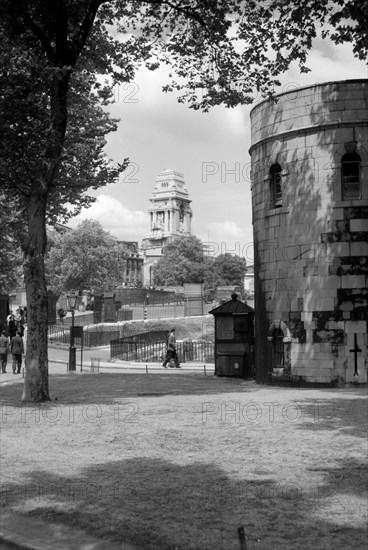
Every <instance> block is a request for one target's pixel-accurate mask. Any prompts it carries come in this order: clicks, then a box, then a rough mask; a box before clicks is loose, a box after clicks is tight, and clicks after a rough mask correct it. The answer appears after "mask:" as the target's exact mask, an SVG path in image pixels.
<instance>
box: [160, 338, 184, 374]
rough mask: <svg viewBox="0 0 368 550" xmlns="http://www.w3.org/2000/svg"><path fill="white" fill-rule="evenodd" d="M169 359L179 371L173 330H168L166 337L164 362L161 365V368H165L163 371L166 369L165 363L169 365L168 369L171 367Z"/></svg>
mask: <svg viewBox="0 0 368 550" xmlns="http://www.w3.org/2000/svg"><path fill="white" fill-rule="evenodd" d="M171 359H173V360H174V364H175V367H176V368H177V369H179V368H180V364H179V357H178V354H177V353H176V338H175V329H174V328H172V329H171V330H170V332H169V336H168V337H167V349H166V358H165V361H164V362H163V363H162V366H163V367H165V369H166V368H167V366H166V365H167V363H169V364H170V367H171V366H172V365H171Z"/></svg>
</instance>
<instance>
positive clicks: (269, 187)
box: [250, 80, 368, 384]
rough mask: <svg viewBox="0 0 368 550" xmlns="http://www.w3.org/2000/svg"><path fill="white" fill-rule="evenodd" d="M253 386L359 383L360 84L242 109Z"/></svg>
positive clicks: (333, 85)
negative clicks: (246, 119)
mask: <svg viewBox="0 0 368 550" xmlns="http://www.w3.org/2000/svg"><path fill="white" fill-rule="evenodd" d="M251 126H252V145H251V148H250V154H251V157H252V203H253V204H252V207H253V232H254V248H255V250H254V252H255V311H256V315H255V320H256V354H255V355H256V356H255V363H256V373H257V379H258V381H259V382H267V381H272V380H277V379H285V380H291V381H294V382H298V383H305V382H307V383H308V382H310V383H321V384H343V383H351V382H353V383H366V382H367V350H368V347H367V345H368V342H367V320H368V290H367V287H368V285H367V282H368V184H367V181H368V80H351V81H342V82H329V83H326V84H317V85H314V86H311V87H306V88H300V89H298V90H294V91H292V92H286V93H283V94H279V95H277V96H276V97H275V98H274V99H269V100H266V101H263V102H262V103H260V104H258V105H257V106H256V107H254V108H253V110H252V111H251Z"/></svg>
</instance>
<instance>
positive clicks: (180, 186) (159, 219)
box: [142, 169, 192, 286]
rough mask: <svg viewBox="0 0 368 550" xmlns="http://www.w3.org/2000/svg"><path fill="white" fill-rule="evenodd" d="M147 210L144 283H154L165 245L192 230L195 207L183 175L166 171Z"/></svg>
mask: <svg viewBox="0 0 368 550" xmlns="http://www.w3.org/2000/svg"><path fill="white" fill-rule="evenodd" d="M150 202H151V205H150V207H149V209H148V215H149V233H148V234H147V235H146V236H145V237H144V239H143V241H142V250H143V253H144V258H145V261H144V284H145V285H147V286H151V285H152V284H153V280H152V267H153V265H154V264H155V263H156V262H157V260H159V258H161V257H162V254H163V248H164V246H165V244H166V243H167V242H168V240H170V239H171V238H173V237H178V236H189V235H191V232H192V209H191V207H190V203H191V202H192V201H191V200H190V199H189V193H188V190H187V188H186V184H185V181H184V176H183V174H180V173H179V172H175V171H174V170H170V169H168V170H164V171H163V172H160V174H158V176H157V178H156V184H155V187H154V190H153V195H152V198H151V199H150Z"/></svg>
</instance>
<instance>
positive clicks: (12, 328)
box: [8, 315, 17, 340]
mask: <svg viewBox="0 0 368 550" xmlns="http://www.w3.org/2000/svg"><path fill="white" fill-rule="evenodd" d="M8 334H9V338H10V340H11V339H12V338H13V336H15V335H16V334H17V323H16V322H15V319H14V315H9V320H8Z"/></svg>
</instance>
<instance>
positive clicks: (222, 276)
mask: <svg viewBox="0 0 368 550" xmlns="http://www.w3.org/2000/svg"><path fill="white" fill-rule="evenodd" d="M246 272H247V262H246V260H245V258H241V257H239V256H237V255H235V254H229V253H226V254H220V255H219V256H216V257H215V258H214V260H213V263H212V265H211V267H210V269H208V270H207V271H206V285H207V287H208V288H216V287H218V286H232V285H233V286H241V287H243V285H244V275H245V274H246Z"/></svg>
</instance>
